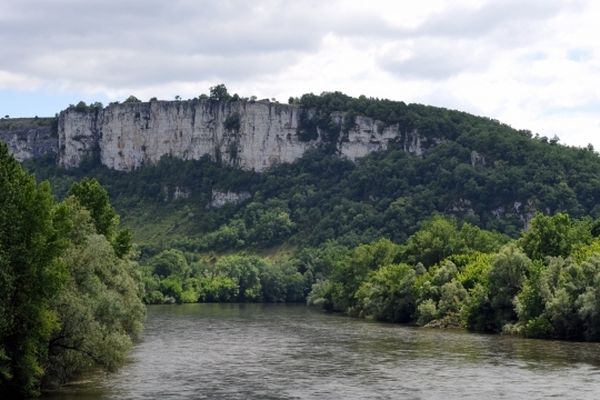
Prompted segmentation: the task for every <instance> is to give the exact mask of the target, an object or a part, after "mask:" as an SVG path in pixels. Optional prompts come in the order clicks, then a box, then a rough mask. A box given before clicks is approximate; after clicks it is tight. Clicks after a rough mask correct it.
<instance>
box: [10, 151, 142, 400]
mask: <svg viewBox="0 0 600 400" xmlns="http://www.w3.org/2000/svg"><path fill="white" fill-rule="evenodd" d="M129 237H130V235H129V234H128V232H127V231H123V230H120V228H119V219H118V216H117V214H116V213H115V211H114V209H113V208H112V206H111V205H110V202H109V200H108V194H107V192H106V190H104V189H103V188H102V187H101V186H100V185H99V184H98V182H97V181H94V180H83V181H81V182H78V183H75V184H74V185H73V186H72V188H71V190H70V193H69V196H68V197H67V198H66V199H65V200H64V201H62V202H56V201H55V200H54V198H53V196H52V193H51V191H50V185H48V184H47V183H41V184H38V183H36V182H35V179H34V178H33V176H31V175H29V174H28V173H27V172H25V170H24V169H23V168H22V167H21V166H20V165H19V163H18V162H17V161H15V159H14V158H13V157H12V156H10V155H9V153H8V150H7V148H6V145H4V144H3V143H0V394H1V395H2V398H20V397H24V396H33V395H37V394H39V392H40V389H41V388H42V387H55V386H57V385H60V384H62V383H64V382H66V381H68V380H69V379H71V378H72V377H73V376H75V375H76V374H78V373H80V372H82V371H86V370H90V369H93V368H98V367H101V368H105V369H108V370H112V369H114V368H116V367H117V366H118V365H120V364H121V363H122V362H123V360H124V359H125V356H126V354H127V351H128V350H129V349H130V348H131V346H132V344H133V341H134V340H135V338H136V337H137V336H138V334H139V332H140V331H141V328H142V321H143V319H144V311H145V310H144V306H143V303H142V301H141V297H142V290H143V288H142V287H141V285H140V280H139V274H138V272H137V267H136V264H135V262H133V261H132V260H131V259H130V249H131V245H130V242H129Z"/></svg>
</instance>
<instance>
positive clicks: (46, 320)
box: [0, 143, 66, 396]
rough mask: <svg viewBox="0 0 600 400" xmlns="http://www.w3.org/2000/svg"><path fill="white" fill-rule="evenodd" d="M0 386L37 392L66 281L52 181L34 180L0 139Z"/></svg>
mask: <svg viewBox="0 0 600 400" xmlns="http://www.w3.org/2000/svg"><path fill="white" fill-rule="evenodd" d="M0 205H1V207H0V390H1V391H2V392H4V393H7V394H9V395H11V396H19V395H31V394H36V393H37V392H38V388H39V384H40V380H41V378H42V376H43V374H44V366H45V362H46V358H47V356H48V353H47V351H48V348H47V344H48V340H49V338H50V336H51V335H52V334H53V332H55V331H56V330H57V329H58V327H59V320H58V315H57V312H56V310H54V309H53V308H52V307H51V300H52V298H53V297H54V295H55V293H56V292H57V291H59V290H60V288H61V287H62V286H63V285H64V283H65V279H66V270H65V267H64V265H63V264H62V263H61V262H60V261H59V259H58V256H59V255H60V253H61V251H62V250H63V249H64V247H65V243H64V241H63V240H62V238H60V237H57V236H56V232H55V229H54V224H53V216H54V211H53V198H52V194H51V193H50V186H49V185H48V184H46V183H44V184H41V185H37V184H36V183H35V181H34V179H33V177H31V176H30V175H28V174H27V173H26V172H25V171H24V170H23V169H22V168H21V166H20V165H19V164H18V162H17V161H16V160H15V159H14V158H13V157H12V156H10V154H9V153H8V149H7V147H6V145H5V144H3V143H0Z"/></svg>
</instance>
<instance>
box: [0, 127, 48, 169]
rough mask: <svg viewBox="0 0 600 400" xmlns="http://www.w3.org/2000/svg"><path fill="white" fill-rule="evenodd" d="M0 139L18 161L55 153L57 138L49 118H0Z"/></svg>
mask: <svg viewBox="0 0 600 400" xmlns="http://www.w3.org/2000/svg"><path fill="white" fill-rule="evenodd" d="M0 141H2V142H4V143H6V144H7V145H8V148H9V149H10V152H11V153H12V154H13V155H14V156H15V158H16V159H17V160H19V161H24V160H27V159H30V158H39V157H44V156H46V155H56V153H57V150H58V148H57V146H58V140H57V135H56V129H55V127H53V119H51V118H12V119H2V120H0Z"/></svg>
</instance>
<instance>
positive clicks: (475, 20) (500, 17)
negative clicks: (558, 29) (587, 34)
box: [411, 0, 583, 38]
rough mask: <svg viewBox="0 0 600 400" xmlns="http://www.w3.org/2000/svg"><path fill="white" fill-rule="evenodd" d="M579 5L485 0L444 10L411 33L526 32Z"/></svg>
mask: <svg viewBox="0 0 600 400" xmlns="http://www.w3.org/2000/svg"><path fill="white" fill-rule="evenodd" d="M582 6H583V2H582V1H579V0H574V1H569V2H565V1H561V0H530V1H522V0H503V1H487V2H486V3H484V4H483V5H482V6H481V7H478V8H458V7H452V8H447V9H445V10H443V11H442V12H440V13H437V14H434V15H432V16H431V17H430V18H428V19H427V20H426V21H425V22H423V23H422V24H421V25H420V26H419V27H418V28H417V29H415V30H414V31H412V32H411V33H412V34H413V35H417V36H418V35H431V36H444V37H448V36H454V37H471V38H472V37H478V36H481V35H486V34H489V33H491V32H494V31H496V30H502V31H505V33H510V34H511V35H515V34H518V33H519V32H523V31H526V30H528V29H529V28H530V25H531V24H534V23H536V22H540V21H545V20H547V19H549V18H552V17H554V16H556V15H557V14H559V13H561V12H563V11H568V10H577V9H580V8H581V7H582ZM506 31H509V32H506Z"/></svg>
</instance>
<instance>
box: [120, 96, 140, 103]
mask: <svg viewBox="0 0 600 400" xmlns="http://www.w3.org/2000/svg"><path fill="white" fill-rule="evenodd" d="M141 102H142V101H141V100H140V99H138V98H137V97H135V96H134V95H131V96H129V97H128V98H127V99H126V100H125V101H124V102H123V103H141Z"/></svg>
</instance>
